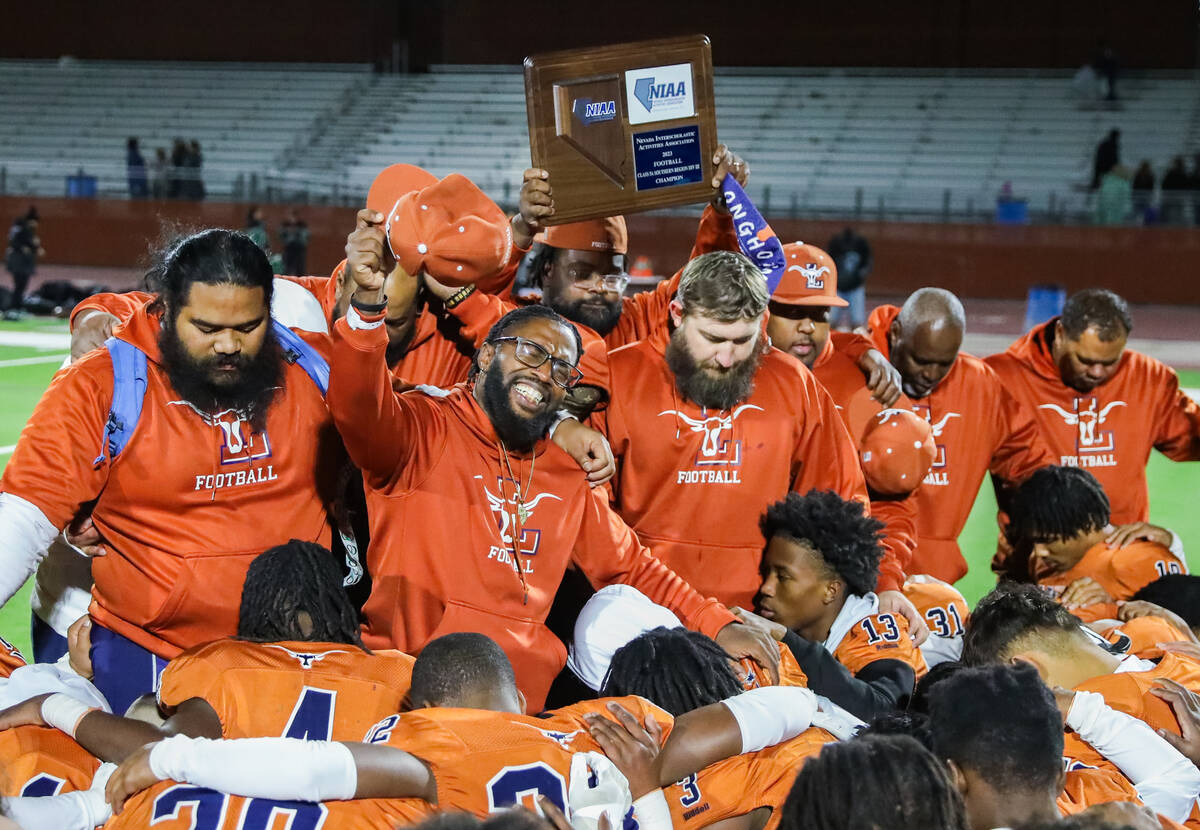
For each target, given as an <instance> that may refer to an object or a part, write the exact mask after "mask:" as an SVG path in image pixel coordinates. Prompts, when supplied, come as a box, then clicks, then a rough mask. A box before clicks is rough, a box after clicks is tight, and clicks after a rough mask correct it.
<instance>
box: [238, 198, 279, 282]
mask: <svg viewBox="0 0 1200 830" xmlns="http://www.w3.org/2000/svg"><path fill="white" fill-rule="evenodd" d="M242 233H244V234H246V236H248V237H250V239H251V240H252V241H253V242H254V244H255V245H257V246H258V247H260V248H262V251H263V253H264V254H266V255H267V260H268V261H270V263H271V271H272V273H275V274H279V273H282V272H283V258H282V257H280V256H279V254H273V253H271V232H270V231H269V230H267V220H266V219H264V218H263V212H262V208H260V207H259V206H258V205H251V206H250V210H248V211H246V227H244V228H242Z"/></svg>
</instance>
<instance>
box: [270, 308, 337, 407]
mask: <svg viewBox="0 0 1200 830" xmlns="http://www.w3.org/2000/svg"><path fill="white" fill-rule="evenodd" d="M271 325H272V326H273V327H274V329H275V337H276V339H277V340H279V345H280V347H281V348H282V349H283V359H284V360H286V361H287V362H288V363H298V364H300V368H301V369H303V370H304V371H305V372H306V373H307V374H308V376H309V377H310V378H312V382H313V383H315V384H316V385H317V388H318V389H320V390H321V397H322V398H323V397H325V392H326V391H327V390H328V389H329V362H328V361H327V360H325V358H323V357H321V353H320V352H318V351H317V350H316V349H314V348H313V347H312V346H310V345H309V344H308V343H306V342H305V341H304V339H303V338H302V337H300V335H298V334H296V332H294V331H292V330H291V329H290V328H288V327H287V326H285V325H284V324H283V323H281V322H279V321H278V320H276V319H274V318H271Z"/></svg>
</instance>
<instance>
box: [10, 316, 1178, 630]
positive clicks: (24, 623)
mask: <svg viewBox="0 0 1200 830" xmlns="http://www.w3.org/2000/svg"><path fill="white" fill-rule="evenodd" d="M66 330H67V329H66V326H65V325H64V324H62V323H59V322H52V323H48V322H45V321H36V320H35V321H25V322H22V323H0V335H2V334H3V333H4V332H10V331H31V332H39V333H66ZM66 351H67V350H66V348H48V349H37V348H30V347H24V346H21V347H17V346H0V401H3V404H2V405H0V450H4V452H3V455H0V468H2V467H3V465H4V463H5V462H6V461H7V460H8V456H9V454H10V453H11V449H9V447H10V446H11V445H13V444H16V442H17V436H18V435H19V434H20V432H21V427H22V426H23V425H24V424H25V421H26V419H28V417H29V414H30V413H31V412H32V411H33V407H34V405H36V404H37V401H38V398H39V397H40V396H41V393H42V390H43V389H45V388H46V384H47V383H48V382H49V380H50V377H51V376H52V375H53V374H54V371H55V370H56V369H57V368H58V365H59V363H60V362H61V358H62V357H63V356H65V354H66ZM53 355H58V358H59V359H56V360H52V359H51V357H52V356H53ZM37 358H43V359H44V360H45V361H46V362H37V363H26V362H24V361H28V360H31V359H37ZM17 360H20V361H23V362H22V363H21V364H19V365H13V364H12V363H11V361H17ZM1180 381H1181V382H1182V383H1183V385H1184V386H1187V387H1192V388H1196V387H1200V372H1180ZM1149 476H1150V503H1151V505H1152V508H1151V516H1150V518H1151V520H1152V521H1154V522H1155V523H1156V524H1161V525H1165V526H1167V527H1170V528H1172V529H1173V530H1175V532H1177V533H1178V534H1179V535H1180V536H1181V537H1182V538H1183V539H1184V540H1185V542H1186V541H1192V549H1193V552H1195V551H1196V549H1197V548H1196V546H1197V545H1198V544H1200V542H1196V541H1195V540H1200V510H1198V509H1197V507H1196V494H1197V492H1200V486H1198V485H1200V465H1195V464H1176V463H1174V462H1171V461H1168V460H1166V459H1165V458H1163V457H1162V456H1161V455H1158V454H1157V453H1155V454H1154V455H1153V457H1152V458H1151V459H1150V473H1149ZM959 543H960V544H961V545H962V549H963V552H964V553H965V554H966V556H967V561H969V562H970V563H971V571H970V573H969V574H968V575H967V576H966V577H965V578H964V579H963V580H962V581H961V582H960V583H959V585H958V587H959V589H960V590H962V592H963V594H964V595H965V596H966V598H967V601H968V602H970V603H971V604H974V602H975V600H976V599H978V598H979V597H980V596H982V595H983V594H985V593H987V591H988V589H989V588H990V587H991V586H992V585H993V584H994V580H993V578H992V574H991V571H990V570H989V569H988V562H989V561H990V559H991V556H992V552H993V551H994V550H995V544H996V501H995V499H994V498H993V496H992V487H991V484H990V483H989V482H988V481H987V480H986V479H985V480H984V484H983V488H982V490H981V491H980V494H979V498H978V499H977V500H976V502H975V509H974V510H972V511H971V518H970V520H969V521H968V522H967V526H966V528H965V529H964V530H963V533H962V536H960V537H959ZM1197 556H1200V554H1197ZM1189 560H1190V557H1189ZM1189 566H1190V567H1191V568H1192V570H1193V571H1194V570H1195V569H1196V567H1197V566H1200V559H1197V560H1191V561H1189ZM0 635H3V636H4V637H5V638H7V639H8V640H10V641H12V642H13V643H15V644H16V645H18V646H19V647H21V648H22V649H27V648H28V646H29V586H28V585H26V587H25V589H24V590H22V591H21V593H19V594H18V595H17V596H16V597H15V598H14V599H13V600H12V601H11V602H10V603H8V605H6V606H5V607H4V608H2V609H0ZM26 654H28V652H26Z"/></svg>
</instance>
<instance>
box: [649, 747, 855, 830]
mask: <svg viewBox="0 0 1200 830" xmlns="http://www.w3.org/2000/svg"><path fill="white" fill-rule="evenodd" d="M836 740H837V738H835V737H834V736H833V735H831V734H829V733H828V732H826V731H825V730H824V729H818V728H815V727H814V728H810V729H807V730H805V731H804V732H802V733H800V734H799V735H797V736H796V737H795V738H792V739H791V740H789V741H784V742H783V743H780V744H776V745H774V746H770V747H767V748H766V749H762V750H759V751H758V752H749V753H746V754H743V755H734V756H733V757H731V758H726V759H725V760H724V761H718V762H717V763H715V764H712V765H711V766H707V767H705V768H704V769H702V770H700V771H699V772H697V773H694V774H692V775H689V776H688V777H687V778H685V779H683V780H682V781H679V782H677V783H675V784H673V785H671V786H670V787H666V788H664V789H663V794H664V795H665V796H666V797H667V805H668V806H669V807H670V808H671V820H672V821H671V823H672V825H673V826H674V827H675V828H677V830H678V828H699V827H706V826H708V825H709V824H712V823H714V822H717V821H721V820H722V819H727V818H733V817H735V816H741V815H745V814H746V813H749V812H752V811H754V810H756V809H758V808H760V807H767V808H769V809H770V810H771V817H770V818H769V819H768V820H767V824H766V827H765V828H764V830H772V828H775V827H777V826H779V818H780V813H781V811H782V808H783V802H784V801H785V800H786V799H787V796H788V793H789V792H791V789H792V784H793V783H794V782H795V780H796V773H798V772H799V771H800V768H801V767H802V766H804V762H805V761H807V760H808V759H809V758H811V757H812V756H814V755H816V754H817V753H819V752H820V751H821V747H823V746H825V744H828V743H832V742H834V741H836Z"/></svg>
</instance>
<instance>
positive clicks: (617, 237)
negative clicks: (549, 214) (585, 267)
mask: <svg viewBox="0 0 1200 830" xmlns="http://www.w3.org/2000/svg"><path fill="white" fill-rule="evenodd" d="M546 244H547V245H549V246H550V247H551V248H570V249H571V250H574V251H601V252H603V253H606V254H624V253H628V252H629V231H628V229H627V228H626V227H625V217H624V216H607V217H605V218H603V219H588V220H586V221H584V222H570V223H568V224H566V225H551V226H550V227H548V228H546Z"/></svg>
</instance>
